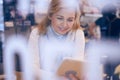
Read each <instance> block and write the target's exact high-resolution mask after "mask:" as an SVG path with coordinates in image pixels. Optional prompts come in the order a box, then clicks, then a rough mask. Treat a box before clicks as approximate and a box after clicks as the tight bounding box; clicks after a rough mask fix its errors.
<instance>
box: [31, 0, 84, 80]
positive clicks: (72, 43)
mask: <svg viewBox="0 0 120 80" xmlns="http://www.w3.org/2000/svg"><path fill="white" fill-rule="evenodd" d="M67 1H68V3H67V4H68V5H66V2H67ZM72 1H75V2H76V4H75V5H71V3H70V4H69V0H52V1H51V3H50V6H49V9H48V14H47V15H46V17H45V18H44V19H43V20H42V21H41V22H40V24H39V26H38V27H36V28H35V29H33V30H32V32H31V34H30V38H29V47H30V52H31V54H32V55H33V58H34V61H33V64H34V68H36V70H37V71H38V69H41V70H43V71H45V72H48V73H50V74H55V73H56V71H57V68H58V67H59V65H60V64H61V63H62V61H63V59H64V58H65V57H70V58H75V59H79V60H84V47H85V38H84V33H83V30H82V28H81V27H80V22H79V18H80V11H79V4H78V2H77V0H72ZM73 4H74V3H73ZM77 4H78V5H77ZM66 43H68V45H67V44H66ZM60 45H62V46H60ZM49 46H50V47H49ZM65 46H67V47H65ZM46 47H47V48H46ZM63 47H65V48H64V49H63ZM62 49H63V50H62ZM49 50H50V51H51V50H53V53H52V52H49ZM54 50H55V52H54ZM71 50H72V51H73V52H72V51H71ZM47 76H49V75H47ZM47 76H46V75H45V77H47ZM49 79H50V78H49Z"/></svg>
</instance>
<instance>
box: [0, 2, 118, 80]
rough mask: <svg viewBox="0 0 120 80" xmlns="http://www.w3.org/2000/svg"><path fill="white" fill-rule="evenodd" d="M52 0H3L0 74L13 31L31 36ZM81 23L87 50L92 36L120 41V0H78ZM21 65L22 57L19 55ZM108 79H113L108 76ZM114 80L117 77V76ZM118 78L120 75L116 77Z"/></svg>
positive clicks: (0, 25) (0, 29)
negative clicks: (7, 42)
mask: <svg viewBox="0 0 120 80" xmlns="http://www.w3.org/2000/svg"><path fill="white" fill-rule="evenodd" d="M50 1H51V0H0V74H1V75H2V74H3V66H2V64H3V57H2V56H3V49H4V45H5V42H6V40H7V38H8V37H10V36H11V35H13V34H14V35H19V34H20V35H23V36H24V37H26V39H28V38H29V34H30V32H31V30H32V29H33V28H35V27H37V25H38V24H39V23H40V21H41V20H42V19H43V18H44V17H45V16H46V13H47V9H48V5H49V3H50ZM78 2H79V4H80V12H81V16H80V23H81V24H80V26H81V27H82V28H83V30H84V35H85V40H86V49H85V51H86V53H85V54H87V49H88V48H89V43H90V42H91V41H92V40H95V41H100V40H103V41H104V40H109V41H113V42H115V43H120V0H78ZM16 59H17V60H16V66H17V69H16V70H18V71H20V69H19V65H20V64H19V58H18V57H17V56H16ZM105 80H110V79H109V77H108V76H106V78H105ZM114 80H115V79H114ZM116 80H119V79H116Z"/></svg>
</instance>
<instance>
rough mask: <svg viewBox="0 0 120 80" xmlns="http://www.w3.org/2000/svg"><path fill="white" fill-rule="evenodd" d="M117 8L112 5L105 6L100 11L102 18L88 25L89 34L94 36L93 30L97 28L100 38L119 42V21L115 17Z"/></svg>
mask: <svg viewBox="0 0 120 80" xmlns="http://www.w3.org/2000/svg"><path fill="white" fill-rule="evenodd" d="M116 12H117V8H116V6H114V5H113V4H107V5H105V6H104V7H103V9H102V15H103V16H102V17H100V18H99V19H97V20H96V21H95V22H94V23H91V24H90V32H91V34H93V35H94V31H93V28H94V27H96V26H99V27H100V29H101V38H102V39H109V40H115V41H118V40H119V36H120V35H119V34H120V19H119V18H117V16H116Z"/></svg>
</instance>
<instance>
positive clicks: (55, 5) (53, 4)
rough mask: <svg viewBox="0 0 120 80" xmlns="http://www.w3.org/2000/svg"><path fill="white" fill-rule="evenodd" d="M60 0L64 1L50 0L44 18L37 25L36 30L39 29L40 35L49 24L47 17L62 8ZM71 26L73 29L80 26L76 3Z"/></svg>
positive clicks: (78, 10) (45, 30) (44, 32)
mask: <svg viewBox="0 0 120 80" xmlns="http://www.w3.org/2000/svg"><path fill="white" fill-rule="evenodd" d="M62 1H64V0H52V1H51V3H50V5H49V9H48V13H47V14H46V16H45V18H44V19H43V20H42V21H41V22H40V24H39V25H38V31H39V34H40V35H41V34H46V32H47V27H48V26H49V25H50V24H51V21H50V19H49V18H48V17H49V16H51V15H53V14H54V13H56V12H58V11H60V10H61V9H63V8H64V7H63V6H62ZM68 1H69V0H68ZM78 3H79V2H78ZM65 4H67V3H65ZM73 26H74V27H73V29H72V30H73V31H75V30H77V29H78V28H81V27H80V9H79V4H78V6H76V4H75V22H74V24H73Z"/></svg>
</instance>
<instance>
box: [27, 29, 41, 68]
mask: <svg viewBox="0 0 120 80" xmlns="http://www.w3.org/2000/svg"><path fill="white" fill-rule="evenodd" d="M38 40H39V35H38V29H37V28H35V29H33V30H32V32H31V34H30V37H29V41H28V48H29V52H30V55H32V57H33V58H32V59H33V67H34V68H35V69H40V63H39V60H40V59H39V45H38Z"/></svg>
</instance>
